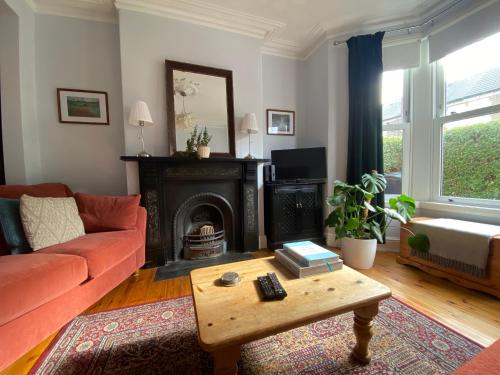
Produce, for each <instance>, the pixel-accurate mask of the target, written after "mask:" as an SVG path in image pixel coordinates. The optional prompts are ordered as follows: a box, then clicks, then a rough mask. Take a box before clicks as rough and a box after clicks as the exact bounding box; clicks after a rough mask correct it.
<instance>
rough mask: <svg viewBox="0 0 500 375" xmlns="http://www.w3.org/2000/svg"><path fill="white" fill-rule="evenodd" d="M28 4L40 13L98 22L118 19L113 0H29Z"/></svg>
mask: <svg viewBox="0 0 500 375" xmlns="http://www.w3.org/2000/svg"><path fill="white" fill-rule="evenodd" d="M28 4H30V6H31V7H32V8H33V10H34V11H35V12H37V13H40V14H49V15H54V16H63V17H73V18H81V19H85V20H90V21H99V22H112V23H116V22H117V21H118V18H117V15H116V9H115V7H114V0H79V1H74V0H29V1H28Z"/></svg>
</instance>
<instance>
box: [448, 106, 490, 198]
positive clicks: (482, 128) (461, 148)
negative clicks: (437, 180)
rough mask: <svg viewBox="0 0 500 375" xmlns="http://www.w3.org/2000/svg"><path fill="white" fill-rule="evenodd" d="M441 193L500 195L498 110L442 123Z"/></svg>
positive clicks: (470, 195) (465, 195)
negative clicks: (486, 114) (484, 114)
mask: <svg viewBox="0 0 500 375" xmlns="http://www.w3.org/2000/svg"><path fill="white" fill-rule="evenodd" d="M442 142H443V145H442V149H443V151H442V152H443V165H442V176H443V177H442V178H443V180H442V182H441V191H442V195H444V196H451V197H462V198H480V199H496V200H498V199H500V113H496V114H493V115H488V116H480V117H475V118H470V119H466V120H460V121H455V122H448V123H445V124H444V125H443V137H442Z"/></svg>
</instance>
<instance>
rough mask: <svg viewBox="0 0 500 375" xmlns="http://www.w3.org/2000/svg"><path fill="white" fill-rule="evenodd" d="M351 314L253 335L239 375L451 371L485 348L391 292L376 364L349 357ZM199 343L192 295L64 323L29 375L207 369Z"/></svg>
mask: <svg viewBox="0 0 500 375" xmlns="http://www.w3.org/2000/svg"><path fill="white" fill-rule="evenodd" d="M352 324H353V314H352V313H347V314H343V315H340V316H337V317H335V318H331V319H327V320H323V321H320V322H317V323H314V324H310V325H307V326H304V327H302V328H298V329H294V330H291V331H288V332H284V333H281V334H279V335H276V336H271V337H268V338H266V339H263V340H259V341H254V342H252V343H250V344H247V345H244V346H243V348H242V360H241V361H240V363H239V373H240V374H287V375H288V374H412V375H416V374H425V375H427V374H450V373H452V372H453V370H455V369H456V368H458V367H460V366H461V365H462V364H463V363H464V362H466V361H467V360H469V359H470V358H472V357H473V356H474V355H476V354H477V353H479V351H481V349H482V348H481V346H479V345H478V344H476V343H474V342H472V341H470V340H468V339H466V338H464V337H463V336H461V335H459V334H457V333H455V332H454V331H452V330H450V329H448V328H446V327H444V326H442V325H441V324H439V323H437V322H435V321H434V320H431V319H429V318H427V317H426V316H425V315H422V314H421V313H419V312H418V311H416V310H414V309H412V308H410V307H408V306H406V305H405V304H403V303H401V302H399V301H398V300H396V299H394V298H390V299H388V300H386V301H384V302H383V303H382V304H381V306H380V312H379V314H378V316H377V318H376V319H375V325H374V331H375V335H374V337H373V339H372V341H371V346H370V347H371V349H372V353H373V356H372V362H371V363H370V364H369V365H368V366H364V367H363V366H361V365H359V364H356V363H354V362H352V361H351V360H350V359H349V354H350V351H351V348H352V347H353V346H354V343H355V338H354V335H353V333H352ZM211 370H212V363H211V359H210V356H209V355H207V354H206V353H204V352H203V351H201V349H200V348H199V346H198V344H197V336H196V325H195V318H194V311H193V304H192V299H191V297H183V298H177V299H172V300H167V301H162V302H156V303H150V304H144V305H139V306H134V307H128V308H123V309H118V310H112V311H107V312H99V313H95V314H90V315H81V316H79V317H77V318H76V319H74V320H73V321H72V322H71V323H70V324H68V325H67V326H66V328H64V329H63V330H62V331H61V333H60V334H59V335H58V337H57V338H56V339H54V341H53V344H52V346H51V347H50V348H49V349H47V351H46V352H45V353H44V355H43V356H42V357H41V358H40V359H39V361H38V363H37V364H36V365H35V366H34V367H33V369H32V370H31V374H46V375H48V374H51V375H53V374H120V375H125V374H141V375H146V374H210V373H211Z"/></svg>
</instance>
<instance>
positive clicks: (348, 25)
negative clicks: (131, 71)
mask: <svg viewBox="0 0 500 375" xmlns="http://www.w3.org/2000/svg"><path fill="white" fill-rule="evenodd" d="M29 1H31V2H32V3H33V7H34V9H35V11H37V12H40V13H45V14H56V15H66V16H72V17H79V18H86V19H96V20H99V21H111V22H116V11H115V6H116V8H119V9H129V10H135V11H142V12H146V13H150V14H157V15H160V16H165V17H170V18H176V19H181V20H184V21H187V22H194V23H198V24H203V25H205V26H210V27H215V28H219V29H223V30H227V31H232V32H238V33H242V34H246V35H251V36H254V37H259V38H262V39H264V48H263V49H264V51H265V52H268V53H275V54H278V55H286V56H289V57H302V58H303V57H305V56H306V55H307V54H308V53H309V52H310V51H311V49H312V48H313V47H314V46H315V45H317V43H318V42H319V41H320V40H323V39H324V38H325V37H328V36H330V37H333V36H339V35H346V34H349V33H355V32H359V31H363V30H372V29H376V28H377V27H381V26H386V27H390V26H409V25H413V24H415V23H419V22H422V21H424V20H427V18H428V17H430V16H432V15H434V14H436V13H437V12H439V11H440V10H441V9H444V8H446V7H448V6H449V5H450V4H453V3H454V2H457V0H29Z"/></svg>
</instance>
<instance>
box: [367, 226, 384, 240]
mask: <svg viewBox="0 0 500 375" xmlns="http://www.w3.org/2000/svg"><path fill="white" fill-rule="evenodd" d="M370 234H371V235H372V236H373V237H375V239H376V240H377V241H378V242H380V243H383V242H384V236H383V235H382V231H381V230H380V225H379V223H377V222H376V221H372V222H370Z"/></svg>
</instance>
